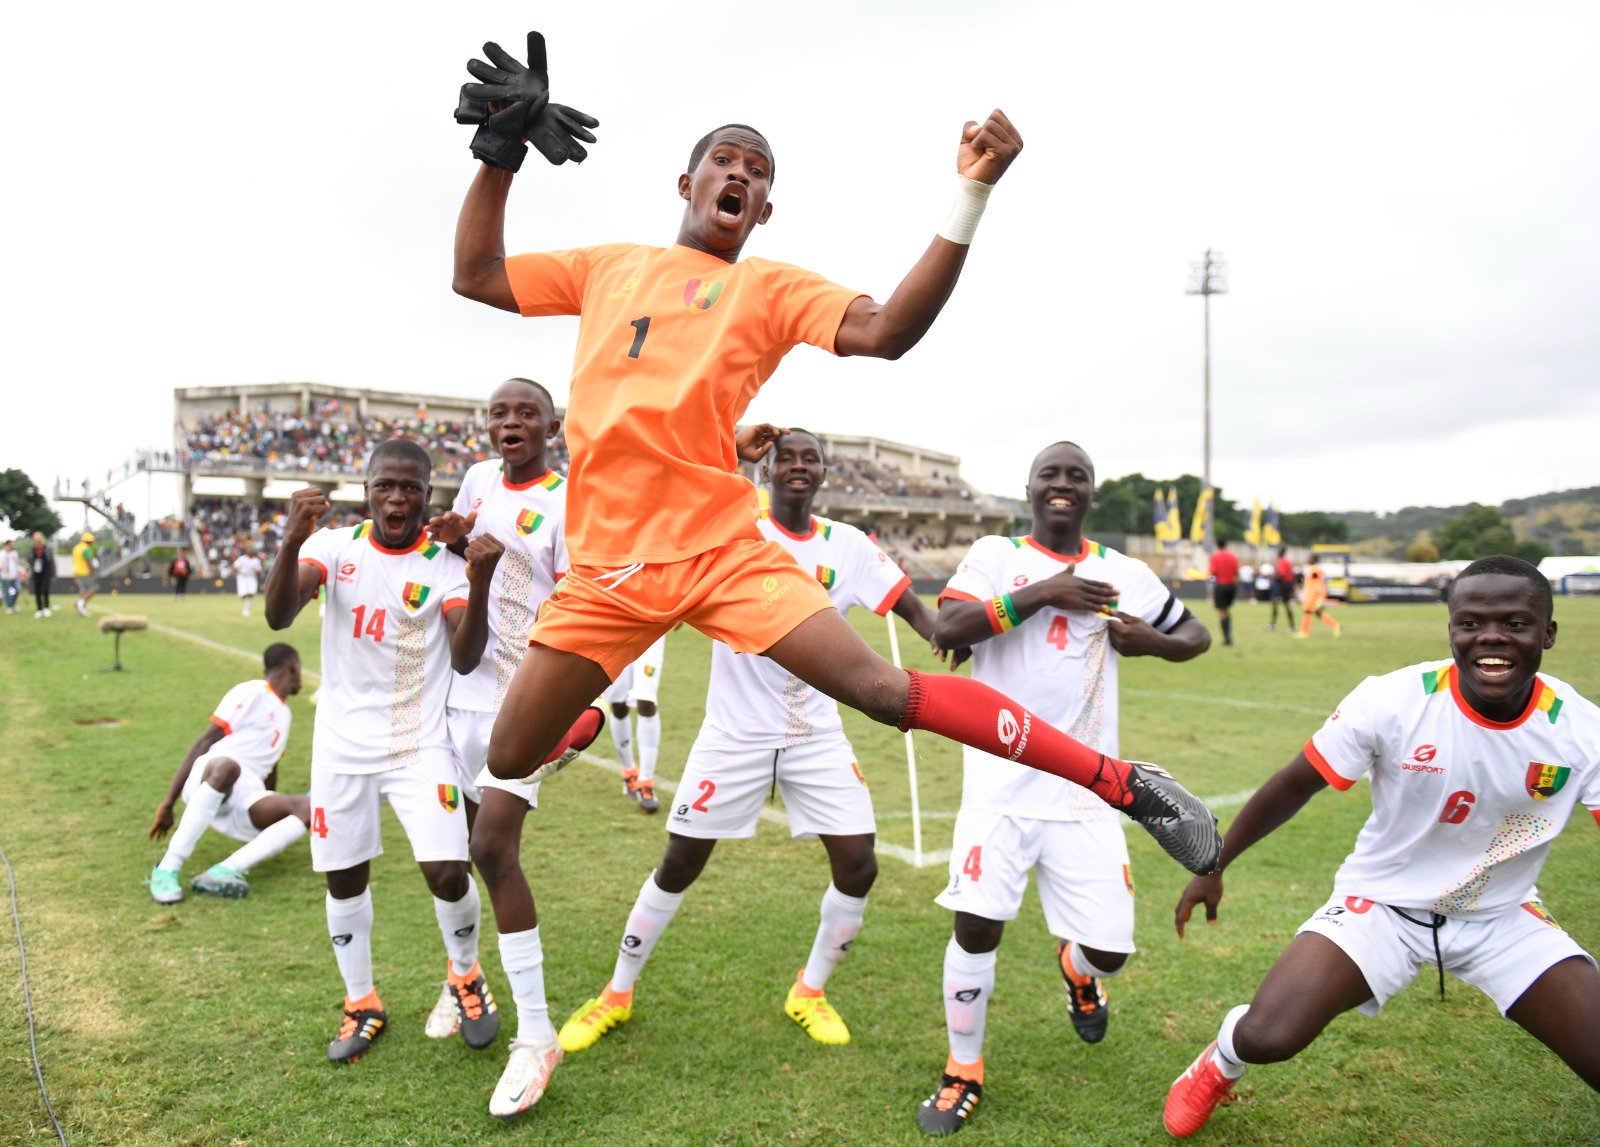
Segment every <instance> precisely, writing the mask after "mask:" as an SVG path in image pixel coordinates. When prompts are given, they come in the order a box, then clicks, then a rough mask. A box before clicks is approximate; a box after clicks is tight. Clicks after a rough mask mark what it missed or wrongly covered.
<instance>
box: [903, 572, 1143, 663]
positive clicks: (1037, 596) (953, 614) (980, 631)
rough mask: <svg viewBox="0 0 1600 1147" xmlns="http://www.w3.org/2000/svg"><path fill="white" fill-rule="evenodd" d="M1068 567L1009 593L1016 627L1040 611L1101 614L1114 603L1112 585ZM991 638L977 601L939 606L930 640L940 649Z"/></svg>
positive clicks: (991, 629) (985, 615)
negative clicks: (1084, 611)
mask: <svg viewBox="0 0 1600 1147" xmlns="http://www.w3.org/2000/svg"><path fill="white" fill-rule="evenodd" d="M1076 568H1077V567H1076V566H1075V565H1069V566H1067V568H1066V569H1064V570H1062V571H1061V572H1060V573H1057V574H1051V575H1050V576H1049V577H1047V578H1041V579H1040V580H1038V581H1036V582H1030V583H1029V584H1028V585H1025V586H1023V587H1022V588H1021V589H1018V590H1013V591H1012V593H1011V604H1012V606H1013V608H1014V609H1015V610H1016V612H1017V624H1019V625H1020V624H1022V622H1024V621H1026V620H1027V619H1028V618H1030V617H1032V616H1033V615H1034V614H1036V613H1038V612H1039V611H1040V610H1041V609H1046V608H1049V609H1059V610H1062V611H1065V612H1070V611H1072V610H1079V609H1081V610H1087V611H1088V612H1090V613H1104V612H1106V611H1108V610H1109V609H1110V608H1111V607H1112V606H1114V605H1115V604H1116V603H1117V597H1118V591H1117V588H1116V587H1115V586H1113V585H1108V584H1107V583H1106V582H1103V581H1095V580H1094V579H1093V578H1085V577H1079V576H1078V575H1077V574H1075V573H1073V572H1072V571H1073V570H1074V569H1076ZM993 636H995V632H994V627H993V626H992V625H990V624H989V614H988V611H987V610H986V609H985V608H984V603H983V602H981V601H952V600H950V599H948V598H947V599H946V600H945V601H944V602H943V603H942V604H941V605H940V607H939V625H938V629H937V630H936V632H935V635H934V640H935V642H937V644H938V645H939V647H940V648H941V649H958V648H960V647H961V646H964V645H976V644H977V643H978V642H980V641H987V640H988V639H989V638H991V637H993Z"/></svg>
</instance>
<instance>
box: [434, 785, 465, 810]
mask: <svg viewBox="0 0 1600 1147" xmlns="http://www.w3.org/2000/svg"><path fill="white" fill-rule="evenodd" d="M460 803H461V790H460V789H459V788H457V787H456V786H455V785H440V786H439V807H440V808H442V809H444V811H445V812H455V811H456V806H457V805H459V804H460Z"/></svg>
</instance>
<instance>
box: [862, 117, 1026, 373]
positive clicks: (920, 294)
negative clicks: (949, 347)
mask: <svg viewBox="0 0 1600 1147" xmlns="http://www.w3.org/2000/svg"><path fill="white" fill-rule="evenodd" d="M1021 151H1022V135H1021V133H1019V132H1018V131H1017V129H1016V128H1015V127H1013V126H1012V124H1011V121H1010V120H1009V119H1007V118H1006V114H1005V113H1004V112H1003V111H1001V110H1000V109H999V108H996V109H995V110H994V111H993V112H991V113H990V114H989V118H988V119H986V120H985V121H984V122H983V123H982V124H978V123H974V122H968V123H967V125H966V126H965V127H963V128H962V129H961V142H960V144H959V145H958V146H957V148H956V171H957V173H958V174H959V175H961V176H962V177H963V178H965V179H970V180H972V181H973V182H974V183H979V184H983V185H985V186H986V187H992V186H993V185H994V184H995V183H997V182H999V180H1000V177H1001V176H1002V175H1004V174H1005V172H1006V169H1007V168H1008V167H1010V166H1011V164H1012V162H1013V161H1014V160H1015V159H1016V158H1017V155H1018V153H1020V152H1021ZM966 259H967V244H966V243H956V242H952V241H951V240H949V239H946V238H944V237H943V236H942V235H941V236H938V237H936V238H935V239H934V240H933V242H932V243H931V244H929V246H928V249H927V250H926V251H924V252H923V254H922V258H920V259H918V260H917V263H916V265H915V266H914V267H912V268H911V271H910V273H909V274H907V275H906V277H905V278H904V279H902V280H901V281H900V285H899V286H898V287H896V288H895V291H894V294H892V295H890V296H889V298H888V301H886V302H883V303H878V302H875V301H873V300H872V299H869V298H865V297H863V298H859V299H857V300H856V301H855V302H853V303H851V304H850V307H849V309H848V310H846V311H845V315H844V321H843V322H842V323H840V324H839V332H838V334H837V335H835V336H834V340H833V345H834V351H835V353H837V354H839V355H841V356H842V355H866V356H867V357H869V358H887V359H896V358H899V357H900V356H901V355H903V354H905V353H906V351H908V350H910V349H911V348H912V347H914V346H916V345H917V343H918V342H920V341H921V340H922V336H923V335H925V334H927V333H928V328H929V327H931V326H932V325H933V320H934V319H936V318H938V316H939V312H940V311H941V310H943V309H944V304H945V302H946V300H948V299H949V298H950V292H951V291H953V290H955V285H956V280H957V279H958V278H960V277H961V268H962V265H963V264H964V263H965V262H966Z"/></svg>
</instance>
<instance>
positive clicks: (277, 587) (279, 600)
mask: <svg viewBox="0 0 1600 1147" xmlns="http://www.w3.org/2000/svg"><path fill="white" fill-rule="evenodd" d="M331 509H333V505H332V503H330V502H329V501H328V499H327V496H326V495H325V494H323V492H322V491H321V490H319V489H317V488H316V487H315V486H307V487H306V488H305V489H303V490H296V491H295V492H294V493H293V494H291V495H290V496H289V521H288V523H287V524H286V525H285V526H284V530H283V544H282V546H281V547H280V548H279V550H278V559H277V560H276V561H275V562H273V563H272V572H271V573H269V574H268V575H267V592H266V602H267V605H266V612H267V627H268V628H269V629H287V628H289V626H291V625H293V624H294V619H295V618H297V617H299V616H300V611H301V610H302V609H304V608H305V607H306V604H307V603H308V602H309V601H310V600H311V599H312V598H313V597H315V596H316V594H317V587H318V586H320V585H321V584H322V575H321V574H320V573H319V572H318V571H317V570H316V569H315V568H313V567H312V566H302V565H301V564H300V547H301V546H303V545H305V544H306V542H307V541H308V540H310V538H311V535H312V534H314V533H316V532H317V523H318V522H320V521H322V519H323V517H324V516H325V515H326V514H327V513H328V511H329V510H331Z"/></svg>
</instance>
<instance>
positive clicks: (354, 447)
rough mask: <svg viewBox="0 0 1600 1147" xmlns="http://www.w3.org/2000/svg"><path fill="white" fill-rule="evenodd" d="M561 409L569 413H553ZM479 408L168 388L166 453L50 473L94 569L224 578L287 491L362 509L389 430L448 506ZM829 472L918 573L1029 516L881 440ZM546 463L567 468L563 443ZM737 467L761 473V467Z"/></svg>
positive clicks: (864, 439)
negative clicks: (87, 536) (71, 478)
mask: <svg viewBox="0 0 1600 1147" xmlns="http://www.w3.org/2000/svg"><path fill="white" fill-rule="evenodd" d="M557 413H558V415H561V414H564V413H565V412H564V411H558V412H557ZM486 414H487V412H486V410H485V404H484V402H481V401H473V400H468V399H462V398H458V397H451V396H446V395H436V394H421V393H414V392H407V391H384V390H361V389H354V388H348V387H339V386H329V385H325V384H322V383H310V382H280V383H263V384H256V385H248V386H229V387H220V386H217V387H187V388H179V389H176V390H174V391H173V443H172V448H171V449H170V450H168V449H165V448H163V449H159V450H155V449H150V450H140V451H137V452H136V453H135V454H134V455H133V456H132V457H130V458H129V459H127V460H126V461H125V462H124V463H123V464H122V466H121V467H120V468H113V469H110V470H107V471H106V474H105V479H106V480H105V484H104V485H103V486H97V483H95V482H93V481H92V480H91V479H89V478H84V479H83V480H82V481H81V482H78V483H73V482H68V481H63V480H62V479H60V478H58V479H57V480H56V486H55V490H54V498H55V500H56V501H57V502H70V503H81V504H82V505H83V508H84V515H85V520H86V521H90V520H92V521H93V523H94V527H93V528H94V529H95V530H96V531H97V532H98V536H99V539H100V540H101V547H100V573H101V575H102V576H111V577H126V576H130V575H138V574H144V573H157V574H159V573H160V572H162V570H163V569H164V568H165V564H166V562H167V561H169V560H170V555H171V554H173V553H175V552H176V550H177V549H179V548H185V549H187V550H188V551H189V553H190V555H191V557H192V559H193V561H194V562H195V565H196V567H197V572H198V573H199V575H200V576H201V577H202V578H213V577H221V576H226V575H227V573H228V566H229V563H230V562H232V560H233V559H234V558H235V557H236V556H238V554H239V553H240V552H241V551H242V550H243V548H244V547H245V546H247V545H248V546H250V547H251V548H253V549H254V550H255V551H256V552H257V553H259V554H261V556H263V557H264V558H267V559H268V560H270V558H271V557H272V555H273V554H274V553H275V552H276V550H277V548H278V540H279V538H280V537H281V535H282V531H283V525H284V522H285V515H286V511H287V499H288V497H289V494H290V493H292V492H293V491H294V490H295V489H297V488H299V487H300V486H304V485H317V486H320V487H322V489H323V490H324V492H325V493H327V495H328V497H329V499H330V500H331V501H332V502H334V503H335V505H336V506H340V507H346V506H347V507H349V513H351V514H354V513H356V512H357V507H358V506H359V505H360V500H361V486H360V482H361V476H362V472H363V468H364V466H365V464H366V459H367V456H368V454H369V453H370V452H371V451H372V448H373V447H374V446H376V445H377V444H378V443H379V442H382V441H384V440H386V439H390V438H407V439H411V440H413V441H415V442H417V443H419V444H420V445H422V446H423V447H424V448H426V449H427V450H428V452H429V454H430V455H432V457H433V460H434V500H435V503H436V504H438V505H448V504H449V502H450V501H451V499H452V498H453V497H454V495H455V492H456V490H457V489H459V487H460V484H461V479H462V476H463V475H464V474H465V473H466V471H467V470H468V468H470V467H471V466H472V465H473V463H475V462H478V461H481V460H483V459H484V458H487V457H489V456H490V453H491V452H490V447H489V435H488V431H487V428H486V424H485V419H486ZM819 438H820V439H821V441H822V444H823V449H824V450H825V451H826V453H827V459H828V480H827V484H826V486H825V487H824V489H823V490H822V492H821V494H820V495H819V496H818V498H817V500H816V509H817V512H818V513H820V514H823V515H826V516H828V517H831V518H836V519H839V520H842V521H846V522H849V523H851V524H853V525H857V526H861V527H862V528H864V529H866V530H868V531H869V532H876V534H877V535H878V538H879V541H880V542H881V544H882V545H883V547H884V549H885V550H887V551H888V552H889V554H890V555H891V556H892V557H893V558H895V560H896V561H898V562H899V563H900V565H901V566H902V568H904V569H905V570H906V571H907V572H908V573H910V574H911V575H912V576H913V577H914V578H918V579H922V578H942V577H944V576H947V575H948V574H949V572H950V571H951V570H953V569H954V568H955V566H956V564H957V562H958V561H959V560H960V557H961V555H962V554H963V553H964V552H965V551H966V548H967V546H968V545H970V544H971V543H972V542H973V541H974V540H975V539H976V538H979V537H981V536H983V535H984V534H991V533H1005V532H1007V531H1009V530H1011V529H1012V528H1013V526H1014V525H1015V523H1016V522H1017V520H1018V517H1019V514H1020V515H1021V517H1022V518H1023V519H1025V518H1026V514H1027V510H1026V507H1025V506H1021V505H1020V504H1019V503H1017V502H1016V501H1015V500H1012V499H1002V498H995V497H992V496H990V495H987V494H985V493H983V492H982V491H980V490H978V489H976V488H975V487H973V486H972V485H971V484H970V483H968V482H967V481H966V480H965V479H964V478H962V477H961V459H960V458H959V457H958V456H956V455H954V454H948V453H944V452H942V451H938V450H933V449H930V448H927V447H923V446H914V445H909V444H906V443H903V442H894V441H890V440H888V439H884V438H875V437H870V436H860V435H846V434H828V433H822V434H819ZM552 458H553V465H554V466H555V468H556V469H557V470H560V471H562V472H565V471H566V470H567V469H568V466H569V463H570V456H569V454H568V452H567V446H566V443H565V441H564V440H561V439H559V438H558V440H557V442H556V443H555V445H554V451H553V455H552ZM744 470H745V473H746V475H747V476H748V477H750V479H751V480H752V481H758V480H759V477H760V476H759V474H758V472H757V471H758V467H756V466H751V465H746V466H745V467H744ZM160 474H166V475H172V476H174V477H176V478H177V480H178V484H179V497H178V506H177V510H176V512H175V513H172V514H170V515H168V516H165V517H162V518H159V519H157V520H153V521H149V522H142V523H141V522H136V521H135V520H134V515H133V514H132V513H131V512H130V511H129V510H128V509H127V508H126V506H125V505H124V504H123V502H122V500H120V499H122V498H123V497H124V495H122V494H121V493H120V492H119V491H120V490H121V488H122V487H123V486H124V484H125V483H126V482H128V481H130V480H132V479H134V478H136V477H138V476H141V475H144V476H151V475H160Z"/></svg>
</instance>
